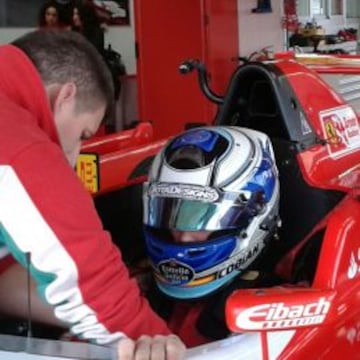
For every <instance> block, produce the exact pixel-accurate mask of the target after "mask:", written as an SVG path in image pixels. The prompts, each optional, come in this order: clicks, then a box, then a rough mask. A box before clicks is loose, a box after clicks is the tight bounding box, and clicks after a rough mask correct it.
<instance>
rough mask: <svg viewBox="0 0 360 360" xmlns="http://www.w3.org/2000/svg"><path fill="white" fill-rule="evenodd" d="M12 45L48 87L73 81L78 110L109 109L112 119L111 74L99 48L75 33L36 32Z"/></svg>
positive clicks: (107, 115)
mask: <svg viewBox="0 0 360 360" xmlns="http://www.w3.org/2000/svg"><path fill="white" fill-rule="evenodd" d="M12 45H14V46H16V47H18V48H19V49H21V50H22V51H23V52H24V53H25V54H26V55H27V56H28V57H29V58H30V60H31V61H32V62H33V64H34V65H35V67H36V69H37V70H38V72H39V74H40V77H41V79H42V81H43V83H44V85H45V86H48V85H51V84H56V83H57V84H65V83H66V82H69V81H72V82H74V83H75V84H76V86H77V110H78V111H79V112H81V111H91V110H95V109H96V108H97V107H98V106H100V105H104V104H105V105H106V108H107V111H106V114H105V117H109V116H111V115H113V109H114V103H113V102H114V87H113V82H112V78H111V74H110V71H109V69H108V67H107V66H106V64H105V62H104V60H103V59H102V57H101V55H100V54H99V52H98V51H97V50H96V48H95V47H94V46H93V45H92V44H91V43H90V42H89V41H88V40H86V39H85V38H84V37H83V36H82V35H81V34H78V33H76V32H74V31H65V30H46V31H41V30H37V31H33V32H30V33H27V34H26V35H24V36H22V37H20V38H18V39H16V40H15V41H14V42H13V43H12Z"/></svg>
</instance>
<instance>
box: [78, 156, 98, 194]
mask: <svg viewBox="0 0 360 360" xmlns="http://www.w3.org/2000/svg"><path fill="white" fill-rule="evenodd" d="M76 172H77V174H78V176H79V178H80V179H81V181H82V183H83V184H84V186H85V188H86V190H88V191H89V192H90V193H96V192H98V191H99V157H98V155H97V154H89V153H88V154H86V153H83V154H80V155H79V157H78V159H77V163H76Z"/></svg>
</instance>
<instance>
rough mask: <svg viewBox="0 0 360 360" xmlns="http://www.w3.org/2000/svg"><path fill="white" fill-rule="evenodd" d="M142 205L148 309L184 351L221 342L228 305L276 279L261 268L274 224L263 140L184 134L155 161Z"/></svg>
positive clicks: (252, 135)
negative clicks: (238, 294) (241, 292)
mask: <svg viewBox="0 0 360 360" xmlns="http://www.w3.org/2000/svg"><path fill="white" fill-rule="evenodd" d="M143 200H144V207H143V211H144V230H145V239H146V247H147V253H148V256H149V260H150V263H151V266H152V268H153V273H154V277H155V283H156V285H157V286H156V289H155V291H148V295H149V300H150V302H151V304H152V305H153V307H154V309H155V310H157V311H158V313H159V314H161V315H162V316H163V317H164V318H165V319H166V320H167V322H168V325H169V327H170V329H171V330H172V331H173V332H174V333H176V334H177V335H179V336H180V338H181V339H182V340H183V341H184V342H185V344H186V345H187V346H189V347H192V346H195V345H200V344H203V343H207V342H209V341H214V340H218V339H222V338H225V337H227V336H228V335H229V334H230V333H229V330H228V328H227V326H226V322H225V303H226V299H227V297H228V296H229V295H230V294H231V293H232V292H233V291H234V290H235V289H239V288H251V287H262V286H273V285H277V284H279V283H280V281H281V279H279V277H277V276H274V275H273V274H271V275H270V274H268V273H267V272H266V271H265V267H264V266H262V265H261V264H262V261H263V260H264V259H265V260H266V256H264V255H265V254H266V250H267V249H268V247H269V245H270V244H271V242H272V239H273V238H274V235H275V233H276V230H277V228H278V226H279V179H278V170H277V167H276V164H275V158H274V153H273V149H272V145H271V143H270V140H269V138H268V137H267V135H265V134H263V133H260V132H258V131H255V130H250V129H245V128H240V127H221V126H213V127H202V128H198V129H192V130H188V131H186V132H184V133H182V134H180V135H178V136H176V137H174V138H173V139H172V140H170V141H169V142H168V143H167V144H166V145H165V147H164V148H163V150H162V151H161V152H160V153H159V154H158V155H157V156H156V158H155V160H154V161H153V163H152V166H151V169H150V174H149V179H148V182H147V183H146V184H145V186H144V199H143ZM260 262H261V264H260ZM259 269H261V270H259Z"/></svg>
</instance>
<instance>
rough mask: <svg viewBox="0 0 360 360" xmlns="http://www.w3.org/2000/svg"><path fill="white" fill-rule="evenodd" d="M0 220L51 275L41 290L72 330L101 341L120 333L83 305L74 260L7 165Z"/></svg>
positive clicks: (1, 181)
mask: <svg viewBox="0 0 360 360" xmlns="http://www.w3.org/2000/svg"><path fill="white" fill-rule="evenodd" d="M0 221H1V223H2V226H3V227H4V228H5V229H6V231H7V233H8V234H9V236H10V238H11V240H12V241H13V242H14V244H15V245H16V247H17V248H18V249H19V250H20V251H21V252H22V253H30V254H31V264H32V265H33V266H34V267H35V268H36V269H37V270H38V271H40V272H43V273H45V274H53V275H54V281H52V282H51V283H50V284H49V285H48V287H47V288H46V290H45V298H46V300H47V301H48V302H49V303H50V304H52V305H54V306H55V314H56V316H57V317H58V318H59V319H60V320H62V321H65V322H68V323H72V324H74V325H75V326H74V327H73V329H72V330H73V331H74V333H76V334H79V335H82V336H83V337H84V338H89V339H92V340H96V341H98V340H99V341H100V342H102V343H105V342H111V341H114V339H115V338H121V337H123V336H124V334H122V333H116V334H110V333H109V332H108V331H107V329H106V328H105V327H104V326H103V325H102V324H100V323H99V321H98V319H97V317H96V314H95V313H94V311H93V310H92V309H91V308H90V307H89V306H87V305H86V304H84V301H83V298H82V295H81V292H80V289H79V288H78V271H77V267H76V264H75V262H74V260H73V259H72V258H71V256H70V255H69V254H68V253H67V251H66V249H65V248H64V247H63V246H62V244H61V242H60V241H59V239H58V238H57V237H56V235H55V233H54V232H53V231H52V229H51V228H50V226H49V225H48V224H47V223H46V221H45V219H44V218H43V217H42V215H41V214H40V212H39V211H38V209H37V208H36V206H35V204H34V203H33V202H32V200H31V198H30V196H29V194H28V193H27V192H26V190H25V188H24V187H23V185H22V183H21V182H20V180H19V178H18V176H17V175H16V173H15V172H14V170H13V169H12V168H11V167H10V166H0ZM19 222H20V223H21V226H19ZM59 264H60V265H61V266H59ZM57 304H61V305H57ZM94 338H95V339H94ZM107 338H108V340H107Z"/></svg>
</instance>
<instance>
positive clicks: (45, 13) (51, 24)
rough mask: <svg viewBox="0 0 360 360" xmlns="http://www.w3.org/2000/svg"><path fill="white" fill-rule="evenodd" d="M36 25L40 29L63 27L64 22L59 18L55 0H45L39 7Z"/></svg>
mask: <svg viewBox="0 0 360 360" xmlns="http://www.w3.org/2000/svg"><path fill="white" fill-rule="evenodd" d="M38 25H39V28H40V29H42V30H50V29H51V30H54V29H60V28H63V27H64V24H62V23H61V22H60V19H59V8H58V4H57V2H56V1H55V0H54V1H53V0H51V1H47V2H45V3H44V4H43V6H42V7H41V8H40V12H39V20H38Z"/></svg>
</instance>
